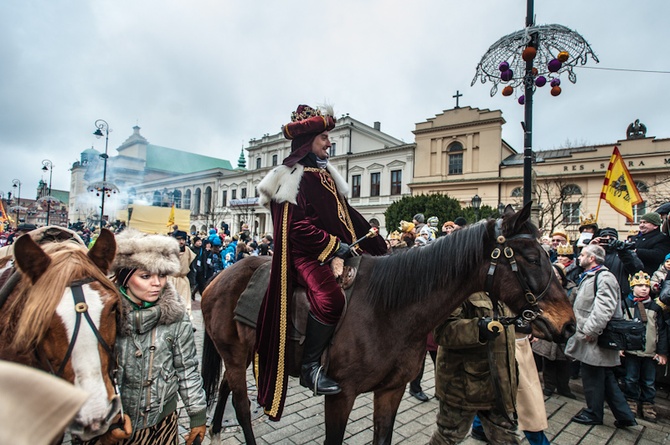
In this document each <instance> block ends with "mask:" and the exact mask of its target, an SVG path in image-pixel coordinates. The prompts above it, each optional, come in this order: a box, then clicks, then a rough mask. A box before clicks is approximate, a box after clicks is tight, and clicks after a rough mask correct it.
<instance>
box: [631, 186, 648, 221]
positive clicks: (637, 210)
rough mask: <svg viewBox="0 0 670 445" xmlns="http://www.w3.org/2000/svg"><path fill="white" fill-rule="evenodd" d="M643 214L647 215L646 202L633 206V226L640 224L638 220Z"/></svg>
mask: <svg viewBox="0 0 670 445" xmlns="http://www.w3.org/2000/svg"><path fill="white" fill-rule="evenodd" d="M638 190H639V188H638ZM645 213H647V202H646V201H642V202H641V203H639V204H636V205H634V206H633V222H634V223H635V224H639V223H640V218H642V216H643V215H644V214H645Z"/></svg>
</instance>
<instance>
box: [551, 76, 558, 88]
mask: <svg viewBox="0 0 670 445" xmlns="http://www.w3.org/2000/svg"><path fill="white" fill-rule="evenodd" d="M560 84H561V79H559V78H558V77H557V78H555V79H551V82H550V83H549V85H551V86H552V87H557V86H559V85H560Z"/></svg>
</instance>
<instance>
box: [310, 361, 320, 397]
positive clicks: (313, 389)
mask: <svg viewBox="0 0 670 445" xmlns="http://www.w3.org/2000/svg"><path fill="white" fill-rule="evenodd" d="M322 370H323V366H321V365H319V367H318V368H316V372H315V373H314V388H312V391H313V392H314V395H315V396H318V395H319V392H318V388H319V377H321V371H322Z"/></svg>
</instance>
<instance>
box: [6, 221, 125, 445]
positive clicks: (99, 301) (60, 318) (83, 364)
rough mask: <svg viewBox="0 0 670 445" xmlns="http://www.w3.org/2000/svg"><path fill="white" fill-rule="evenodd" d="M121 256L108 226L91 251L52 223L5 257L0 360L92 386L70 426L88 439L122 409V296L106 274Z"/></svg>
mask: <svg viewBox="0 0 670 445" xmlns="http://www.w3.org/2000/svg"><path fill="white" fill-rule="evenodd" d="M40 235H44V236H42V238H40ZM33 238H36V239H38V241H39V242H40V243H43V244H42V245H40V244H38V242H36V241H35V240H34V239H33ZM115 254H116V242H115V240H114V235H113V234H112V233H111V232H109V231H108V230H105V229H103V230H102V231H101V233H100V236H99V237H98V239H97V241H96V243H95V245H94V246H93V248H91V250H90V251H89V250H87V249H86V247H85V245H84V244H83V242H82V241H81V239H80V238H79V237H78V236H77V235H76V234H74V233H73V232H70V231H68V230H66V229H62V228H45V229H40V231H39V232H38V233H36V234H33V233H31V234H30V235H24V236H22V237H20V238H19V239H18V240H17V241H16V243H15V246H14V257H13V258H12V257H6V258H3V259H0V359H2V360H8V361H12V362H16V363H21V364H24V365H27V366H31V367H34V368H38V369H41V370H44V371H46V372H49V373H51V374H54V375H56V376H58V377H61V378H63V379H65V380H67V381H68V382H70V383H72V384H74V385H75V386H77V387H79V388H81V389H83V390H84V391H86V392H87V393H88V394H89V398H88V399H87V401H86V402H85V403H84V405H83V406H82V408H81V409H80V410H79V412H78V413H77V415H76V417H75V419H74V421H73V422H72V424H71V425H70V428H69V431H70V432H71V434H73V435H76V436H78V437H79V438H81V439H83V440H88V439H91V438H93V437H95V436H98V435H100V434H102V433H104V432H106V431H107V429H108V427H109V425H110V424H111V423H112V420H113V419H114V418H115V417H116V416H117V414H119V413H120V411H121V400H120V398H119V396H118V394H116V391H115V384H114V376H113V374H114V371H115V368H116V359H115V356H114V350H113V348H114V342H115V340H116V314H117V308H118V306H119V303H120V302H119V294H118V292H117V290H116V287H115V286H114V284H113V283H112V282H111V281H110V280H109V278H107V276H106V274H107V272H108V270H109V267H110V265H111V264H112V261H113V259H114V255H115ZM5 420H7V419H5Z"/></svg>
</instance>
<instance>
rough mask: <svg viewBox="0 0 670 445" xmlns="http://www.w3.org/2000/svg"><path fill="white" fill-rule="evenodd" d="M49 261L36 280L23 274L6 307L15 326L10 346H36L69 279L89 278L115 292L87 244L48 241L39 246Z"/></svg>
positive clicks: (68, 283) (27, 347) (41, 338)
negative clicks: (92, 256)
mask: <svg viewBox="0 0 670 445" xmlns="http://www.w3.org/2000/svg"><path fill="white" fill-rule="evenodd" d="M41 247H42V249H43V250H44V252H45V253H46V254H47V255H49V256H50V257H51V264H50V265H49V267H48V268H47V270H46V271H45V272H44V274H42V276H41V277H39V279H38V280H37V282H36V283H35V284H32V283H31V282H30V280H29V279H27V278H26V277H25V276H22V278H21V281H20V282H19V283H18V284H17V286H16V290H15V291H14V294H15V295H16V297H15V298H13V301H12V302H11V304H10V305H9V307H8V308H7V311H8V315H9V320H12V322H13V324H15V326H16V334H15V336H14V339H13V340H12V347H13V348H15V349H16V350H27V349H30V348H34V347H35V346H37V345H38V344H39V343H40V342H41V341H42V340H43V339H44V336H45V335H46V332H47V330H48V329H49V325H50V324H51V321H52V319H53V315H54V313H55V312H56V307H57V306H58V304H59V303H60V301H61V299H62V296H63V293H64V292H65V288H67V287H68V286H69V285H70V284H71V283H72V282H74V281H77V280H82V279H84V278H92V279H93V280H94V281H97V282H99V283H100V285H102V287H103V288H104V289H105V290H106V291H108V293H110V294H112V295H114V296H116V295H117V291H116V288H115V287H114V284H113V283H112V282H111V281H110V280H109V278H107V277H106V276H105V274H104V273H102V271H100V269H98V268H97V267H96V265H95V264H94V263H93V262H92V261H91V260H90V259H89V258H88V256H87V255H86V252H87V251H86V248H83V247H81V246H79V245H76V244H74V243H47V244H44V245H42V246H41Z"/></svg>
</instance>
